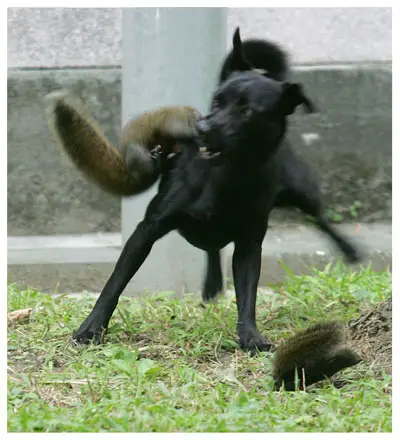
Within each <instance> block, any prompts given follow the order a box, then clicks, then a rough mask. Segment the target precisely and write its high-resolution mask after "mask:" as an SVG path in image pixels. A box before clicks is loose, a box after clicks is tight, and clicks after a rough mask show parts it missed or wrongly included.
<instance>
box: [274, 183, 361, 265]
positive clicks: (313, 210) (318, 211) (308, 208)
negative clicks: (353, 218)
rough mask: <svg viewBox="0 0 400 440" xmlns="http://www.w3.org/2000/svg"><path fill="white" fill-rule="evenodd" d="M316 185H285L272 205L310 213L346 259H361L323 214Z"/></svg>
mask: <svg viewBox="0 0 400 440" xmlns="http://www.w3.org/2000/svg"><path fill="white" fill-rule="evenodd" d="M317 190H318V187H313V188H309V187H301V186H298V187H296V188H293V187H286V188H285V189H283V190H282V191H281V192H280V193H279V194H278V198H277V200H276V202H275V204H274V206H281V207H284V206H286V207H295V208H298V209H300V210H301V211H302V212H303V213H304V214H307V215H310V216H311V217H313V218H314V221H315V223H316V225H317V226H318V228H319V229H320V230H321V231H322V232H324V233H326V234H328V235H329V236H330V237H331V238H332V240H333V241H334V242H335V243H336V245H337V247H338V248H339V249H340V250H341V251H342V252H343V254H344V256H345V258H346V260H347V261H348V262H351V263H355V262H359V261H361V255H360V253H359V251H358V250H357V249H356V247H355V246H354V245H353V244H352V243H351V242H350V240H349V239H347V238H345V237H343V236H342V234H340V233H339V232H338V231H337V230H336V229H335V228H334V227H333V226H332V225H331V224H329V222H328V221H327V220H326V218H325V217H324V215H323V212H322V206H321V199H320V197H319V195H318V191H317Z"/></svg>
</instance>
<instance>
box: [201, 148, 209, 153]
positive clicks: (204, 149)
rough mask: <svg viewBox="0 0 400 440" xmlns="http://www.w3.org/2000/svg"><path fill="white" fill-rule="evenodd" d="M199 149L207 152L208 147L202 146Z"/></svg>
mask: <svg viewBox="0 0 400 440" xmlns="http://www.w3.org/2000/svg"><path fill="white" fill-rule="evenodd" d="M199 151H200V153H206V152H207V147H200V148H199Z"/></svg>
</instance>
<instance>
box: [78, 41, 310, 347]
mask: <svg viewBox="0 0 400 440" xmlns="http://www.w3.org/2000/svg"><path fill="white" fill-rule="evenodd" d="M237 37H239V35H238V34H237ZM234 58H235V60H234V64H235V63H236V68H235V66H233V69H234V70H238V72H234V73H232V75H230V76H229V78H228V79H227V80H226V81H225V82H223V83H222V84H221V86H220V87H219V88H218V89H217V90H216V92H215V94H214V99H213V108H212V111H211V113H210V114H209V115H207V116H206V117H205V118H203V119H201V120H200V121H199V122H198V130H199V133H200V139H193V140H191V141H186V142H185V145H184V147H183V148H182V152H181V153H180V154H178V155H177V156H175V158H173V159H172V160H171V161H170V162H169V168H168V169H166V170H165V172H164V173H163V175H162V178H161V181H160V184H159V191H158V193H157V195H156V196H155V197H154V198H153V200H152V201H151V202H150V204H149V206H148V209H147V211H146V214H145V217H144V219H143V221H142V222H140V223H139V225H138V226H137V228H136V230H135V231H134V232H133V234H132V236H131V237H130V238H129V240H128V241H127V243H126V245H125V247H124V249H123V250H122V253H121V256H120V257H119V259H118V261H117V264H116V266H115V269H114V271H113V273H112V275H111V277H110V278H109V280H108V281H107V283H106V285H105V287H104V289H103V291H102V293H101V295H100V297H99V299H98V300H97V302H96V304H95V306H94V308H93V310H92V312H91V313H90V315H89V316H88V317H87V318H86V320H85V321H84V322H83V323H82V325H81V326H80V328H79V329H78V331H77V332H76V333H75V335H74V338H75V339H76V340H77V341H80V342H88V341H89V340H93V341H94V342H95V343H99V342H100V341H101V336H102V333H103V331H104V330H105V329H106V328H107V326H108V323H109V320H110V318H111V316H112V314H113V312H114V310H115V307H116V306H117V303H118V299H119V296H120V295H121V293H122V291H123V289H124V288H125V286H126V285H127V283H128V282H129V281H130V279H131V278H132V277H133V276H134V274H135V273H136V271H137V270H138V269H139V268H140V266H141V265H142V263H143V262H144V260H145V259H146V257H147V256H148V254H149V252H150V250H151V248H152V246H153V244H154V243H155V242H156V241H157V240H158V239H160V238H161V237H163V236H164V235H165V234H167V233H168V232H170V231H171V230H174V229H176V230H178V231H179V233H180V234H181V235H182V236H183V237H184V238H185V239H186V240H187V241H188V242H189V243H191V244H192V245H194V246H196V247H198V248H200V249H203V250H205V251H206V252H207V255H208V267H207V275H206V278H205V282H204V290H203V297H205V298H209V297H212V296H215V295H216V294H217V293H218V291H220V290H221V288H222V274H221V269H220V261H219V251H220V249H221V248H223V247H224V246H226V245H227V244H228V243H230V242H234V246H235V249H234V255H233V263H232V265H233V276H234V284H235V290H236V299H237V308H238V334H239V342H240V346H241V347H242V348H243V349H248V350H254V349H258V350H268V349H270V348H271V347H272V344H271V343H270V342H269V341H268V340H267V339H265V338H264V337H263V336H262V335H261V334H260V333H259V331H258V329H257V326H256V295H257V285H258V280H259V275H260V266H261V246H262V242H263V239H264V236H265V233H266V231H267V227H268V217H269V213H270V211H271V209H272V208H273V206H274V202H275V200H276V196H277V193H278V191H279V183H278V182H279V181H278V175H279V173H278V170H277V168H276V164H275V159H274V157H275V155H276V153H277V152H278V151H279V147H280V145H281V143H282V140H283V138H284V136H285V132H286V118H287V116H288V115H290V114H292V113H293V112H294V111H295V109H296V107H297V106H298V105H300V104H304V105H306V106H308V107H310V102H309V101H308V100H307V98H306V97H305V95H304V94H303V91H302V88H301V86H300V85H298V84H290V83H286V82H278V81H275V80H273V79H270V78H267V77H265V76H263V75H261V74H259V73H257V72H254V71H251V70H248V69H249V68H248V67H247V66H248V63H247V62H246V60H245V58H244V56H243V53H242V49H241V45H240V37H239V38H236V40H235V46H234ZM246 69H247V70H246ZM309 110H311V109H310V108H309ZM201 145H206V146H207V147H203V148H202V149H203V150H204V149H206V152H205V153H199V146H201Z"/></svg>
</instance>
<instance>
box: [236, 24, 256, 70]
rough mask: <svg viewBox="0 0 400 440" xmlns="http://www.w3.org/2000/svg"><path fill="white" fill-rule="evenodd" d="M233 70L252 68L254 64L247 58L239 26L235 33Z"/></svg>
mask: <svg viewBox="0 0 400 440" xmlns="http://www.w3.org/2000/svg"><path fill="white" fill-rule="evenodd" d="M231 63H232V64H231V70H232V71H235V70H236V71H245V70H252V69H253V66H252V65H251V63H250V62H249V61H248V60H247V58H246V56H245V54H244V52H243V47H242V39H241V38H240V29H239V28H238V27H237V28H236V30H235V33H234V34H233V50H232V62H231Z"/></svg>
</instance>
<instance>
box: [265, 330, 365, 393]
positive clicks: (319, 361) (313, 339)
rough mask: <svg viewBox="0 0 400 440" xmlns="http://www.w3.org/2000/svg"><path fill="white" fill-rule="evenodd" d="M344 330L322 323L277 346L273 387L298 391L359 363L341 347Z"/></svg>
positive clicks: (344, 337) (347, 350) (342, 345)
mask: <svg viewBox="0 0 400 440" xmlns="http://www.w3.org/2000/svg"><path fill="white" fill-rule="evenodd" d="M345 340H346V333H345V328H344V326H343V325H342V324H340V323H338V322H322V323H318V324H315V325H313V326H311V327H309V328H308V329H306V330H304V331H302V332H299V333H298V334H297V335H295V336H293V337H292V338H290V339H288V340H287V341H285V342H284V343H283V344H281V345H280V346H279V347H278V349H277V350H276V353H275V358H274V362H273V371H272V376H273V378H274V380H275V388H276V389H279V388H280V387H281V386H282V384H284V387H285V389H286V390H288V391H293V390H294V389H295V385H296V383H295V382H296V379H295V377H296V374H297V378H298V385H299V388H300V389H304V388H305V387H306V386H308V385H311V384H313V383H315V382H318V381H320V380H322V379H324V378H326V377H330V376H332V375H333V374H335V373H337V372H338V371H340V370H342V369H344V368H347V367H351V366H352V365H355V364H357V363H359V362H360V361H361V358H360V356H359V355H358V354H357V353H355V352H354V351H353V350H351V349H350V348H347V347H345V345H344V344H345Z"/></svg>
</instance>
